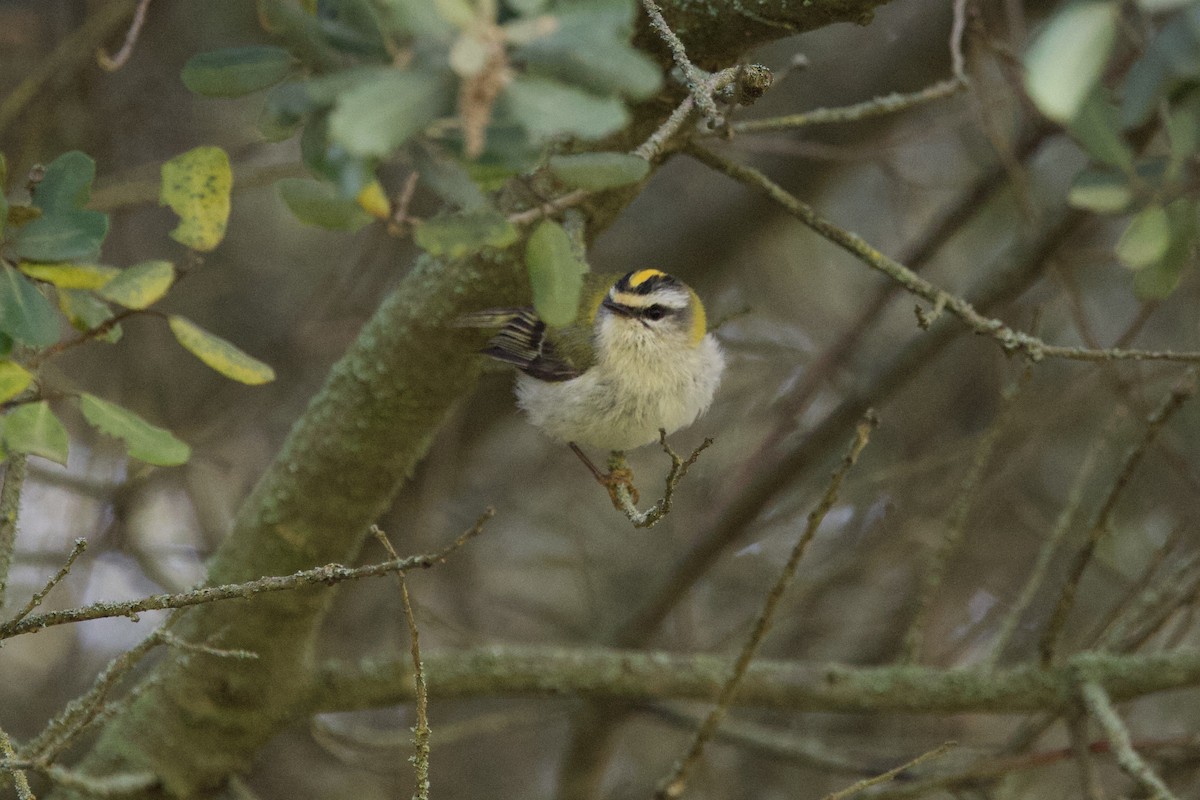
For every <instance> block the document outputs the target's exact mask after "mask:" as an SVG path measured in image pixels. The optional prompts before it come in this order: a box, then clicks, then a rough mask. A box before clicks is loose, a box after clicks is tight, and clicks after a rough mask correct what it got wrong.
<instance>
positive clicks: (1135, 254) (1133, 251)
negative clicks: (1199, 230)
mask: <svg viewBox="0 0 1200 800" xmlns="http://www.w3.org/2000/svg"><path fill="white" fill-rule="evenodd" d="M1170 243H1171V226H1170V223H1169V222H1168V220H1167V212H1166V209H1164V208H1163V207H1162V206H1159V205H1152V206H1147V207H1146V208H1143V209H1142V210H1141V211H1139V212H1138V213H1137V214H1135V215H1134V217H1133V219H1132V220H1130V221H1129V225H1128V226H1127V227H1126V228H1125V232H1124V233H1122V234H1121V238H1120V239H1119V240H1118V241H1117V246H1116V253H1117V258H1119V259H1120V260H1121V262H1122V263H1124V264H1125V266H1127V267H1129V268H1130V269H1145V268H1146V267H1148V266H1150V265H1151V264H1154V263H1155V262H1157V261H1159V260H1160V259H1162V257H1163V256H1164V255H1165V254H1166V252H1167V247H1168V246H1169V245H1170Z"/></svg>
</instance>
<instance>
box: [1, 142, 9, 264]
mask: <svg viewBox="0 0 1200 800" xmlns="http://www.w3.org/2000/svg"><path fill="white" fill-rule="evenodd" d="M2 158H4V155H3V154H2V153H0V159H2ZM6 227H8V198H7V197H5V196H4V182H3V181H0V242H3V241H4V229H5V228H6Z"/></svg>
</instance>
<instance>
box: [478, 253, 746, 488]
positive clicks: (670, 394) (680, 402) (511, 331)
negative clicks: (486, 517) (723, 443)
mask: <svg viewBox="0 0 1200 800" xmlns="http://www.w3.org/2000/svg"><path fill="white" fill-rule="evenodd" d="M610 280H611V279H610ZM606 288H607V291H603V289H602V290H601V291H599V292H596V293H595V294H594V296H593V297H591V298H590V299H588V298H585V301H584V302H583V303H582V304H581V313H580V316H579V319H578V320H577V322H576V324H574V325H569V326H567V327H564V328H549V327H547V325H546V324H545V323H544V322H543V321H542V320H540V319H538V317H537V314H536V313H535V312H534V310H533V309H532V308H508V309H491V310H487V311H480V312H477V313H474V314H468V315H466V316H465V317H463V318H462V319H460V320H459V321H458V322H457V323H456V324H458V325H460V326H465V327H500V331H499V333H497V334H496V335H495V336H493V337H492V339H491V340H490V341H489V342H488V344H487V347H485V348H484V350H483V351H482V352H483V353H484V354H486V355H488V356H491V357H492V358H495V359H497V360H499V361H504V362H506V363H509V364H514V365H516V367H517V369H518V370H519V371H520V372H519V374H518V375H517V383H516V394H517V404H518V405H519V406H520V407H521V409H522V410H524V412H525V414H526V415H527V416H528V418H529V421H530V422H532V423H533V425H534V426H535V427H537V428H539V429H540V430H542V431H543V432H545V433H547V434H549V435H550V436H551V437H552V438H554V439H556V440H558V441H561V442H565V443H567V444H569V445H571V446H572V449H574V450H575V451H576V453H577V454H579V455H580V457H581V458H584V460H585V463H587V465H588V466H589V468H591V469H592V472H593V473H594V474H595V475H596V477H597V479H600V480H601V482H602V483H605V482H606V481H605V477H607V476H602V473H600V472H599V470H597V469H596V468H595V467H594V466H593V465H592V464H591V463H590V461H587V459H586V458H585V457H584V456H583V454H582V453H581V452H580V451H579V449H578V447H576V445H587V446H590V447H597V448H602V449H605V450H613V451H625V450H631V449H633V448H635V447H641V446H642V445H646V444H650V443H651V442H654V441H657V440H658V438H659V431H660V430H665V431H666V432H667V433H672V432H674V431H676V430H678V429H680V428H682V427H684V426H686V425H690V424H691V423H692V422H694V421H695V420H696V418H697V417H699V416H700V415H701V414H703V413H704V411H705V410H707V408H708V407H709V405H710V404H711V403H712V399H713V394H714V393H715V392H716V390H717V385H718V383H720V380H721V373H722V372H723V371H724V368H725V356H724V354H723V353H722V352H721V346H720V344H718V343H717V340H716V337H715V336H713V335H712V334H711V333H709V332H708V327H707V321H706V317H705V313H704V305H703V303H701V302H700V298H699V297H698V296H697V295H696V293H695V292H694V291H692V289H691V288H689V287H688V286H687V285H686V284H684V283H683V282H682V281H680V280H679V279H677V278H675V277H673V276H671V275H668V274H667V273H665V272H662V271H661V270H657V269H639V270H634V271H633V272H630V273H628V274H626V275H624V276H623V277H621V278H620V279H619V280H617V281H616V282H615V283H611V285H606Z"/></svg>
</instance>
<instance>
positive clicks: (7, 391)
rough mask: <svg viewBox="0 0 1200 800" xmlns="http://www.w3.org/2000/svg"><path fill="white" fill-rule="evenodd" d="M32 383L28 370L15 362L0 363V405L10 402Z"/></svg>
mask: <svg viewBox="0 0 1200 800" xmlns="http://www.w3.org/2000/svg"><path fill="white" fill-rule="evenodd" d="M31 383H33V375H32V374H30V372H29V370H27V369H25V368H24V367H22V366H21V365H20V364H18V363H16V362H15V361H0V403H2V402H4V401H5V400H12V399H13V398H14V397H16V396H17V395H19V394H20V393H21V392H23V391H25V390H26V389H28V388H29V384H31Z"/></svg>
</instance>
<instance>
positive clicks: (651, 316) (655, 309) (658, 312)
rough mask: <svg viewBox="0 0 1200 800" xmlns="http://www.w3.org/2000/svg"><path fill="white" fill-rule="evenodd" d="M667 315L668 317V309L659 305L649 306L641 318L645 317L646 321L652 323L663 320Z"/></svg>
mask: <svg viewBox="0 0 1200 800" xmlns="http://www.w3.org/2000/svg"><path fill="white" fill-rule="evenodd" d="M666 315H667V309H666V308H664V307H662V306H660V305H658V304H657V303H656V304H654V305H652V306H647V307H646V309H645V310H644V311H643V312H642V314H641V316H643V317H645V318H646V319H648V320H650V321H651V322H657V321H658V320H660V319H662V318H663V317H665V316H666Z"/></svg>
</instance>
